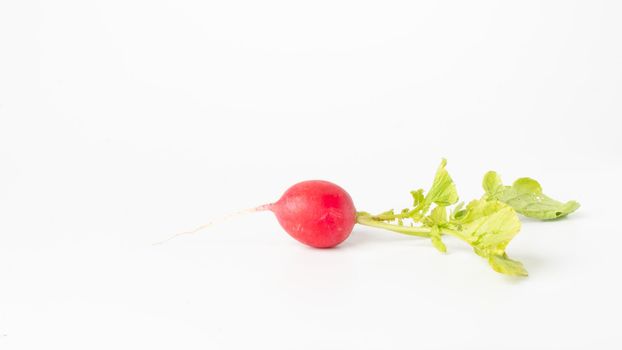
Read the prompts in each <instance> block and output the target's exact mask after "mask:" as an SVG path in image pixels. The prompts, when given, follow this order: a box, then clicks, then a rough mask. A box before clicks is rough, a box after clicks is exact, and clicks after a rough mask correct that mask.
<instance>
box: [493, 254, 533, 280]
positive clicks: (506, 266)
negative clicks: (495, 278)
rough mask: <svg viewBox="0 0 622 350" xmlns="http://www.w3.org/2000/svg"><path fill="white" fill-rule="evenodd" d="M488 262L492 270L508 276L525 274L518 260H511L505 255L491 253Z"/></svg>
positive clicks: (525, 271)
mask: <svg viewBox="0 0 622 350" xmlns="http://www.w3.org/2000/svg"><path fill="white" fill-rule="evenodd" d="M488 263H489V264H490V266H491V267H492V269H493V270H495V271H497V272H499V273H502V274H504V275H510V276H527V275H528V273H527V270H525V267H524V266H523V264H522V263H521V262H520V261H516V260H512V259H510V258H508V257H507V256H506V255H491V256H490V257H489V258H488Z"/></svg>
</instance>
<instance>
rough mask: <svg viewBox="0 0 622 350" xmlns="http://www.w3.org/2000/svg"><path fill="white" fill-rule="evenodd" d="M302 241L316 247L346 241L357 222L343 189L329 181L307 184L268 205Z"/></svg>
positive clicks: (302, 183)
mask: <svg viewBox="0 0 622 350" xmlns="http://www.w3.org/2000/svg"><path fill="white" fill-rule="evenodd" d="M266 209H269V210H271V211H272V212H274V214H275V215H276V218H277V220H279V223H280V224H281V226H282V227H283V228H284V229H285V231H287V233H289V234H290V235H291V236H292V237H294V238H295V239H297V240H298V241H300V242H302V243H304V244H307V245H310V246H312V247H315V248H331V247H334V246H336V245H338V244H339V243H341V242H343V241H344V240H345V239H346V238H348V236H349V235H350V232H352V227H354V224H355V223H356V208H354V203H352V198H350V195H349V194H348V192H346V191H345V190H344V189H343V188H341V187H339V186H337V185H335V184H333V183H330V182H328V181H320V180H311V181H303V182H300V183H297V184H295V185H294V186H292V187H290V188H289V189H288V190H287V191H285V193H284V194H283V196H282V197H281V199H279V200H278V201H277V202H276V203H274V204H270V205H268V206H266Z"/></svg>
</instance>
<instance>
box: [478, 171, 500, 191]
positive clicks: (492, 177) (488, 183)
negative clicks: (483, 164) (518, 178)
mask: <svg viewBox="0 0 622 350" xmlns="http://www.w3.org/2000/svg"><path fill="white" fill-rule="evenodd" d="M482 186H484V191H486V193H491V194H496V193H497V192H498V191H499V190H500V189H502V188H503V182H501V176H499V174H497V173H496V172H494V171H489V172H487V173H486V175H484V181H482Z"/></svg>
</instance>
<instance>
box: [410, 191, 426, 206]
mask: <svg viewBox="0 0 622 350" xmlns="http://www.w3.org/2000/svg"><path fill="white" fill-rule="evenodd" d="M410 195H411V196H412V197H413V207H415V208H416V207H418V206H419V205H420V204H421V203H423V201H424V200H425V197H424V196H423V189H418V190H416V191H410Z"/></svg>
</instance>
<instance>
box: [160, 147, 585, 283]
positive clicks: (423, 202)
mask: <svg viewBox="0 0 622 350" xmlns="http://www.w3.org/2000/svg"><path fill="white" fill-rule="evenodd" d="M445 166H446V161H445V160H444V159H443V161H442V163H441V165H440V166H439V168H438V170H437V172H436V176H435V177H434V182H433V183H432V187H431V188H430V190H429V191H428V193H427V194H424V191H423V190H422V189H420V190H417V191H411V196H412V200H413V204H412V206H411V207H408V208H405V209H402V210H399V211H395V210H393V209H391V210H388V211H385V212H382V213H380V214H377V215H372V214H370V213H367V212H363V211H359V212H357V211H356V208H355V207H354V203H353V202H352V198H351V197H350V195H349V194H348V193H347V192H346V191H345V190H344V189H343V188H341V187H339V186H337V185H335V184H333V183H331V182H328V181H322V180H311V181H303V182H300V183H297V184H295V185H293V186H292V187H290V188H289V189H287V190H286V191H285V193H284V194H283V195H282V196H281V198H280V199H279V200H278V201H276V202H274V203H270V204H265V205H261V206H259V207H256V208H252V209H248V210H244V211H241V212H237V213H234V214H231V215H228V216H227V217H225V218H223V220H226V219H230V218H232V217H235V216H238V215H240V214H242V213H248V212H256V211H272V212H273V213H274V214H275V215H276V218H277V220H278V221H279V223H280V224H281V226H282V227H283V229H285V231H287V233H289V234H290V235H291V236H292V237H293V238H295V239H296V240H298V241H299V242H301V243H304V244H306V245H309V246H311V247H314V248H331V247H335V246H336V245H338V244H340V243H341V242H343V241H345V240H346V239H347V238H348V237H349V236H350V233H351V232H352V228H353V227H354V225H355V224H356V223H359V224H361V225H366V226H372V227H376V228H382V229H386V230H389V231H394V232H398V233H402V234H406V235H410V236H418V237H423V238H428V239H430V240H431V243H432V245H433V246H434V247H435V248H436V249H438V250H439V251H440V252H443V253H444V252H446V251H447V248H446V246H445V244H444V243H443V240H442V237H443V236H444V235H450V236H454V237H455V238H458V239H460V240H462V241H464V242H466V243H467V244H469V245H470V246H471V247H472V248H473V250H474V251H475V253H476V254H478V255H480V256H481V257H483V258H485V259H486V260H487V261H488V263H489V264H490V266H491V267H492V268H493V269H494V270H495V271H497V272H500V273H503V274H508V275H514V276H526V275H527V270H525V268H524V267H523V265H522V264H521V263H520V262H518V261H516V260H512V259H510V258H509V257H508V256H507V254H506V252H505V248H506V247H507V245H508V244H509V243H510V241H511V240H512V238H513V237H514V236H515V235H516V234H517V233H518V231H519V230H520V226H521V224H520V221H519V219H518V216H517V214H516V211H515V209H516V210H518V211H519V212H521V213H522V214H523V215H527V216H530V217H535V218H540V219H547V220H548V219H552V218H555V217H561V216H565V215H568V214H570V213H571V212H573V211H574V210H576V209H577V208H578V207H579V204H578V203H577V202H574V201H571V202H568V203H562V202H558V201H555V200H553V199H551V198H550V197H547V196H545V195H544V194H542V188H541V187H540V185H539V184H538V183H537V182H536V181H535V180H533V179H529V178H522V179H519V180H517V181H516V182H515V183H514V185H513V186H511V187H509V186H503V185H502V183H501V179H500V177H499V176H498V175H497V174H496V173H494V172H488V173H487V174H486V176H485V177H484V181H483V187H484V189H485V191H486V193H485V194H484V196H483V197H482V198H481V199H476V200H472V201H471V202H469V203H468V205H466V206H465V205H464V203H459V204H456V203H457V202H458V193H457V191H456V186H455V184H454V182H453V180H452V178H451V177H450V176H449V173H448V172H447V170H446V169H445ZM454 204H455V206H453V208H450V207H451V206H452V205H454ZM525 208H528V209H529V210H527V209H525ZM552 212H555V215H554V216H553V215H551V214H550V213H552ZM213 223H214V222H211V223H208V224H206V225H202V226H200V227H198V228H196V229H194V230H192V231H188V232H181V233H178V234H176V235H174V236H173V237H171V238H174V237H176V236H178V235H182V234H191V233H195V232H197V231H199V230H202V229H204V228H206V227H208V226H211V225H212V224H213ZM171 238H169V239H171ZM160 243H162V242H160Z"/></svg>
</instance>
